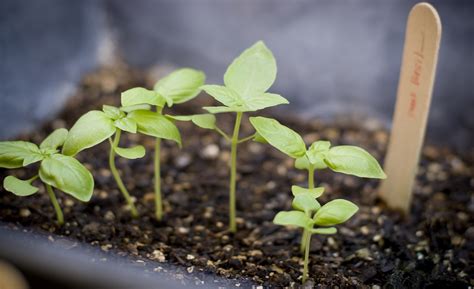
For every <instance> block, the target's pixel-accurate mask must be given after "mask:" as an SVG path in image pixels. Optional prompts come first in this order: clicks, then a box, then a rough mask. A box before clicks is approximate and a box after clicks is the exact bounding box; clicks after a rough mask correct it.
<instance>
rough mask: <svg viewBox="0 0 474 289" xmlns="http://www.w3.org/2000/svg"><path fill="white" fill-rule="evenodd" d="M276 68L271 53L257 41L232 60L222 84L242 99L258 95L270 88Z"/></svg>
mask: <svg viewBox="0 0 474 289" xmlns="http://www.w3.org/2000/svg"><path fill="white" fill-rule="evenodd" d="M276 74H277V66H276V61H275V58H274V57H273V54H272V52H271V51H270V50H269V49H268V48H267V47H266V46H265V44H264V43H263V42H262V41H258V42H257V43H255V44H254V45H253V46H251V47H250V48H248V49H246V50H245V51H244V52H242V54H241V55H240V56H239V57H237V58H236V59H234V61H233V62H232V63H231V64H230V65H229V67H228V68H227V71H226V72H225V74H224V83H225V85H226V86H227V87H228V88H231V89H233V90H234V91H236V92H237V93H238V94H239V95H240V96H241V97H242V98H247V97H251V96H256V95H260V94H262V93H263V92H265V91H267V89H269V88H270V86H272V84H273V82H274V81H275V78H276Z"/></svg>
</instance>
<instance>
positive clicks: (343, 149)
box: [250, 117, 386, 179]
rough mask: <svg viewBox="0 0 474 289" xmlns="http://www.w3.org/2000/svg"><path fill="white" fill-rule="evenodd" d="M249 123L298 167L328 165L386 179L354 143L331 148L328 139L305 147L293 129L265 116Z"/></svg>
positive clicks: (365, 153) (334, 168)
mask: <svg viewBox="0 0 474 289" xmlns="http://www.w3.org/2000/svg"><path fill="white" fill-rule="evenodd" d="M250 123H251V124H252V125H253V127H254V128H255V130H256V131H257V132H258V134H259V135H260V136H261V137H262V138H264V139H265V140H266V141H267V142H268V143H270V144H271V145H272V146H273V147H275V148H276V149H278V150H280V151H281V152H283V153H285V154H287V155H288V156H290V157H292V158H295V159H296V163H295V166H296V167H297V168H304V169H309V167H310V166H312V167H313V168H317V169H322V168H326V167H329V168H330V169H331V170H333V171H335V172H340V173H344V174H349V175H355V176H358V177H365V178H378V179H384V178H386V175H385V173H384V172H383V170H382V168H381V167H380V165H379V163H378V162H377V160H376V159H375V158H374V157H373V156H371V155H370V154H369V153H368V152H367V151H365V150H364V149H362V148H359V147H356V146H336V147H332V148H331V147H330V145H331V144H330V143H329V142H328V141H317V142H315V143H313V144H312V145H311V146H310V148H309V149H308V150H306V145H305V143H304V141H303V138H302V137H301V136H300V135H299V134H298V133H297V132H295V131H294V130H292V129H290V128H288V127H286V126H284V125H282V124H280V123H279V122H278V121H277V120H274V119H271V118H266V117H251V118H250Z"/></svg>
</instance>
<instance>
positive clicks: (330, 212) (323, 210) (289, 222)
mask: <svg viewBox="0 0 474 289" xmlns="http://www.w3.org/2000/svg"><path fill="white" fill-rule="evenodd" d="M292 192H293V195H294V199H293V204H292V206H293V208H294V210H292V211H283V212H279V213H278V214H277V215H276V216H275V218H274V219H273V223H275V224H277V225H284V226H296V227H300V228H303V229H304V230H305V231H306V232H307V233H306V234H305V235H304V238H305V240H304V243H305V244H306V246H305V251H304V265H303V283H304V282H306V280H307V279H308V263H309V249H310V244H311V237H312V235H313V234H323V235H329V234H335V233H336V232H337V229H336V228H335V227H333V226H335V225H338V224H342V223H344V222H345V221H347V220H348V219H349V218H350V217H352V216H353V215H354V214H355V213H356V212H357V210H358V209H359V208H358V207H357V206H356V205H355V204H353V203H351V202H349V201H346V200H342V199H336V200H332V201H330V202H328V203H326V204H325V205H324V206H322V207H321V205H320V204H319V202H318V201H317V200H316V198H318V197H319V196H321V194H322V193H323V190H319V191H318V192H316V191H314V190H306V189H301V188H299V187H295V186H293V188H292ZM315 226H319V227H316V228H315Z"/></svg>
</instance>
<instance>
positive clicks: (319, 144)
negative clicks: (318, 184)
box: [250, 117, 386, 251]
mask: <svg viewBox="0 0 474 289" xmlns="http://www.w3.org/2000/svg"><path fill="white" fill-rule="evenodd" d="M250 123H251V124H252V125H253V127H254V128H255V129H256V130H257V133H258V135H257V137H256V138H255V140H256V141H264V142H268V143H269V144H271V145H272V146H273V147H275V148H276V149H278V150H280V151H281V152H283V153H285V154H286V155H288V156H290V157H292V158H294V159H295V167H296V168H297V169H305V170H307V171H308V188H309V189H310V190H312V189H314V188H315V185H314V171H315V170H316V169H325V168H329V169H331V170H333V171H335V172H339V173H344V174H348V175H354V176H358V177H363V178H375V179H384V178H386V175H385V173H384V172H383V170H382V168H381V167H380V165H379V163H378V162H377V160H376V159H375V158H374V157H373V156H371V155H370V154H369V153H368V152H367V151H365V150H364V149H362V148H359V147H356V146H347V145H344V146H335V147H331V143H330V142H329V141H316V142H314V143H313V144H311V146H310V147H309V148H308V149H306V144H305V143H304V141H303V138H302V137H301V136H300V135H299V134H298V133H297V132H295V131H293V130H292V129H290V128H288V127H286V126H284V125H282V124H280V123H279V122H278V121H277V120H274V119H271V118H265V117H251V118H250ZM303 228H304V227H303ZM307 234H308V230H307V229H304V233H303V238H302V241H301V251H304V250H305V246H306V244H307V243H306V240H307Z"/></svg>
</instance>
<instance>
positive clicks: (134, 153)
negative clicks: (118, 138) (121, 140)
mask: <svg viewBox="0 0 474 289" xmlns="http://www.w3.org/2000/svg"><path fill="white" fill-rule="evenodd" d="M115 152H116V153H117V154H118V155H119V156H121V157H124V158H126V159H130V160H134V159H140V158H142V157H144V156H145V147H144V146H141V145H138V146H134V147H130V148H121V147H116V148H115Z"/></svg>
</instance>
